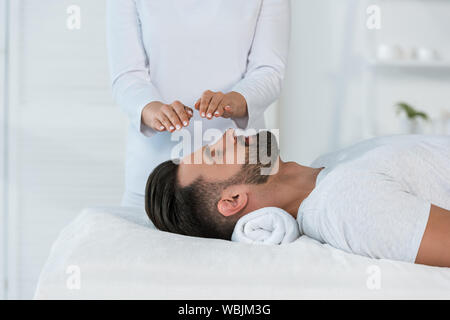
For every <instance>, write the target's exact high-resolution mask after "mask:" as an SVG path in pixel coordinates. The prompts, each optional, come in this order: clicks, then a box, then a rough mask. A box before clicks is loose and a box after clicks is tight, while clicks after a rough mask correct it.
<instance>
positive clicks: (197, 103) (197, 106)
mask: <svg viewBox="0 0 450 320" xmlns="http://www.w3.org/2000/svg"><path fill="white" fill-rule="evenodd" d="M201 101H202V98H200V99H198V100H197V102H196V103H195V104H194V108H195V110H198V109H200V102H201Z"/></svg>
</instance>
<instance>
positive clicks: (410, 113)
mask: <svg viewBox="0 0 450 320" xmlns="http://www.w3.org/2000/svg"><path fill="white" fill-rule="evenodd" d="M395 106H396V107H397V114H399V113H401V112H404V113H405V114H406V116H407V117H408V119H409V120H415V119H416V118H422V119H424V120H429V119H430V118H429V117H428V115H427V114H426V113H425V112H423V111H418V110H416V109H415V108H414V107H413V106H411V105H410V104H408V103H406V102H399V103H397V104H396V105H395Z"/></svg>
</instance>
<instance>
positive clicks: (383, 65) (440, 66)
mask: <svg viewBox="0 0 450 320" xmlns="http://www.w3.org/2000/svg"><path fill="white" fill-rule="evenodd" d="M369 66H370V67H372V68H379V69H415V70H420V69H423V70H427V71H429V70H438V71H448V72H450V61H436V62H422V61H381V60H369Z"/></svg>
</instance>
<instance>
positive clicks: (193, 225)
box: [145, 130, 279, 240]
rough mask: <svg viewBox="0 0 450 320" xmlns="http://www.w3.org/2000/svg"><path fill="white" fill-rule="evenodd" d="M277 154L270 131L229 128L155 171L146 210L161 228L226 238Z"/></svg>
mask: <svg viewBox="0 0 450 320" xmlns="http://www.w3.org/2000/svg"><path fill="white" fill-rule="evenodd" d="M261 155H266V156H267V157H268V158H266V159H264V156H261ZM278 155H279V152H278V144H277V142H276V139H275V137H274V136H273V134H271V133H269V132H263V133H260V134H258V135H254V136H250V137H243V136H241V137H237V136H236V135H235V132H234V130H227V131H226V132H225V134H224V135H223V136H222V138H221V139H219V140H218V141H217V142H216V143H214V144H213V145H208V146H204V147H203V148H201V149H199V150H197V151H195V152H194V153H192V154H190V155H188V156H186V157H184V158H183V159H181V161H180V162H179V163H175V162H174V161H171V160H169V161H166V162H163V163H162V164H160V165H159V166H158V167H156V168H155V169H154V170H153V172H152V173H151V175H150V177H149V178H148V181H147V186H146V191H145V209H146V212H147V214H148V216H149V218H150V220H151V221H152V222H153V224H154V225H155V226H156V227H157V228H158V229H160V230H163V231H169V232H174V233H179V234H184V235H190V236H198V237H207V238H221V239H228V240H229V239H230V238H231V233H232V232H233V229H234V226H235V224H236V222H237V220H238V219H239V218H240V217H242V216H243V215H244V214H246V213H248V212H249V211H250V210H251V209H252V205H251V203H252V201H254V198H255V188H256V187H257V186H258V185H262V184H264V183H266V182H267V180H268V178H269V175H268V174H267V172H268V168H267V167H271V168H273V166H274V165H275V164H276V163H277V161H278ZM252 210H254V208H253V209H252Z"/></svg>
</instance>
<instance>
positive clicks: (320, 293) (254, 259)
mask: <svg viewBox="0 0 450 320" xmlns="http://www.w3.org/2000/svg"><path fill="white" fill-rule="evenodd" d="M74 277H77V279H75V282H74V279H73V278H74ZM74 283H75V284H76V285H73V284H74ZM34 298H35V299H450V268H439V267H430V266H424V265H414V264H410V263H406V262H398V261H390V260H383V259H381V260H375V259H370V258H366V257H361V256H357V255H353V254H349V253H346V252H343V251H341V250H337V249H334V248H332V247H330V246H329V245H326V244H321V243H319V242H317V241H315V240H313V239H310V238H308V237H306V236H302V237H300V238H299V239H297V240H295V241H294V242H292V243H289V244H283V245H279V246H276V245H257V244H246V243H237V242H231V241H224V240H217V239H202V238H194V237H187V236H181V235H176V234H171V233H167V232H162V231H159V230H156V229H155V228H154V227H153V226H152V225H151V223H150V221H149V220H148V218H147V217H146V215H145V212H144V211H143V209H140V208H126V207H98V208H88V209H85V210H83V211H82V212H81V213H80V214H79V215H78V217H77V218H76V219H75V220H74V221H73V222H71V223H70V224H69V225H68V226H67V227H65V228H64V229H63V230H62V231H61V232H60V234H59V236H58V238H57V239H56V241H55V242H54V244H53V246H52V249H51V252H50V255H49V257H48V260H47V262H46V264H45V266H44V268H43V270H42V272H41V275H40V277H39V281H38V285H37V288H36V291H35V296H34Z"/></svg>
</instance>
